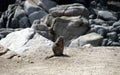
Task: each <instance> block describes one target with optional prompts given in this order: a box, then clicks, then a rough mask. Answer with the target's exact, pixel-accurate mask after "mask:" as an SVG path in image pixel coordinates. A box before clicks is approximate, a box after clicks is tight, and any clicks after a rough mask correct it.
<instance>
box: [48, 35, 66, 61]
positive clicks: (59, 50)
mask: <svg viewBox="0 0 120 75" xmlns="http://www.w3.org/2000/svg"><path fill="white" fill-rule="evenodd" d="M52 50H53V53H54V55H51V56H48V57H46V59H49V58H52V57H54V56H64V54H63V50H64V39H63V36H60V37H58V38H57V40H56V41H55V43H54V44H53V46H52Z"/></svg>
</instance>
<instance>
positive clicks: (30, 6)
mask: <svg viewBox="0 0 120 75" xmlns="http://www.w3.org/2000/svg"><path fill="white" fill-rule="evenodd" d="M37 1H38V0H37ZM24 10H25V11H26V13H27V14H28V15H30V14H31V13H33V12H35V11H39V10H41V8H39V7H38V6H36V5H35V4H34V3H32V2H31V0H26V1H25V3H24Z"/></svg>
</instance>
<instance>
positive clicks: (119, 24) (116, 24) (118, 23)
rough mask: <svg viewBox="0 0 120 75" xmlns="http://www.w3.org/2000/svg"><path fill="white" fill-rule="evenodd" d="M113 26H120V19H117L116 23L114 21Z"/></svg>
mask: <svg viewBox="0 0 120 75" xmlns="http://www.w3.org/2000/svg"><path fill="white" fill-rule="evenodd" d="M112 26H113V27H114V28H116V27H120V20H119V21H117V22H115V23H113V25H112Z"/></svg>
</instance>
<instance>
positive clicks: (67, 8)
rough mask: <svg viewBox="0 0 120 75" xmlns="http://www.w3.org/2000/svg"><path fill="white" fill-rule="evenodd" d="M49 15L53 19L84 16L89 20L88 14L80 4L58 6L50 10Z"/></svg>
mask: <svg viewBox="0 0 120 75" xmlns="http://www.w3.org/2000/svg"><path fill="white" fill-rule="evenodd" d="M50 13H51V15H52V16H54V17H60V16H79V15H81V16H84V17H87V18H89V12H88V10H87V8H85V7H84V6H83V5H82V4H68V5H60V6H57V7H54V8H51V9H50Z"/></svg>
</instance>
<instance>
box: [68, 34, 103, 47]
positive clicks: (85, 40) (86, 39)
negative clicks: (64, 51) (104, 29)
mask: <svg viewBox="0 0 120 75" xmlns="http://www.w3.org/2000/svg"><path fill="white" fill-rule="evenodd" d="M102 40H103V37H102V36H101V35H99V34H97V33H89V34H86V35H84V36H80V37H79V38H77V39H75V40H72V41H71V43H70V45H69V47H79V46H83V45H86V44H91V45H92V46H100V45H101V43H102Z"/></svg>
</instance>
